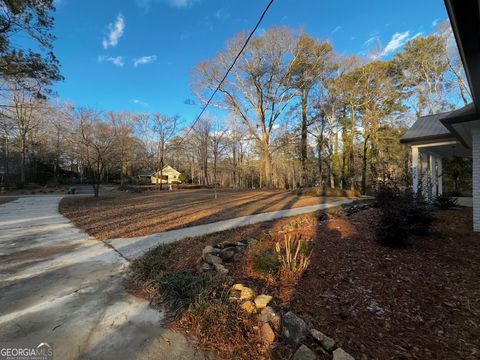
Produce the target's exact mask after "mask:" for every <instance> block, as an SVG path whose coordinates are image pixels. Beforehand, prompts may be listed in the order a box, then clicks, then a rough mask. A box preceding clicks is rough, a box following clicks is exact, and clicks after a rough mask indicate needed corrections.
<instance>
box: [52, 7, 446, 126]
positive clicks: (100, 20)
mask: <svg viewBox="0 0 480 360" xmlns="http://www.w3.org/2000/svg"><path fill="white" fill-rule="evenodd" d="M267 2H268V1H267V0H57V1H56V6H57V13H56V15H55V17H56V27H55V31H54V32H55V35H56V36H57V41H56V42H55V53H56V54H57V56H58V58H59V60H60V62H61V65H62V74H63V75H64V76H65V81H63V82H61V83H58V84H57V85H56V86H55V90H56V91H57V92H58V94H59V96H60V98H61V99H62V100H68V101H72V102H74V103H75V104H76V105H77V106H89V107H94V108H96V109H98V110H114V111H122V110H127V111H151V112H157V111H158V112H162V113H165V114H167V115H174V114H179V115H180V116H181V117H182V118H183V119H184V121H185V122H186V123H189V122H191V121H192V120H193V119H194V117H195V115H196V114H197V113H198V112H199V110H200V104H198V101H197V100H196V99H195V98H194V96H193V95H192V93H191V90H190V82H191V74H192V70H193V68H194V66H195V65H196V64H197V63H198V62H200V61H201V60H203V59H206V58H209V57H212V56H214V55H215V54H216V52H218V51H219V50H221V49H223V48H224V47H225V43H226V41H227V40H228V39H229V38H231V37H232V36H233V35H234V34H236V33H237V32H239V31H249V30H250V29H252V28H253V26H254V24H255V22H256V21H257V20H258V17H259V15H260V13H261V12H262V10H263V8H264V7H265V6H266V3H267ZM445 19H447V14H446V11H445V7H444V3H443V1H442V0H421V1H419V0H402V1H390V0H368V1H367V0H364V1H360V0H330V1H326V0H318V1H316V0H315V1H314V0H275V2H274V3H273V5H272V7H271V9H270V11H269V13H268V14H267V16H266V18H265V19H264V22H263V23H262V25H261V26H262V28H263V29H266V28H269V27H271V26H274V25H286V26H289V27H292V28H297V29H298V28H303V29H304V30H305V31H306V32H308V33H309V34H312V35H314V36H316V37H318V38H320V39H330V40H331V41H332V43H333V44H334V46H335V48H336V50H337V51H338V52H340V53H342V54H354V53H355V54H363V55H367V54H368V53H369V51H370V50H371V49H372V48H374V47H375V48H378V49H380V50H381V51H382V52H383V53H382V56H383V57H385V58H388V57H389V56H392V54H394V53H395V51H396V50H398V49H400V48H401V45H402V44H404V43H405V42H406V41H408V39H410V38H412V37H413V36H416V35H417V34H420V33H422V34H427V33H430V32H432V31H434V30H435V24H436V22H437V21H441V20H445ZM186 99H194V100H195V102H196V105H191V104H190V105H189V104H185V100H186Z"/></svg>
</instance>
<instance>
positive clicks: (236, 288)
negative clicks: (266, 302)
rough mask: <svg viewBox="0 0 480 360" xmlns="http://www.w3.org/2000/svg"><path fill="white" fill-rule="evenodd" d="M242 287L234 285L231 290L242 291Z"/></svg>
mask: <svg viewBox="0 0 480 360" xmlns="http://www.w3.org/2000/svg"><path fill="white" fill-rule="evenodd" d="M244 287H245V286H243V285H242V284H235V285H233V286H232V290H236V291H242V290H243V288H244Z"/></svg>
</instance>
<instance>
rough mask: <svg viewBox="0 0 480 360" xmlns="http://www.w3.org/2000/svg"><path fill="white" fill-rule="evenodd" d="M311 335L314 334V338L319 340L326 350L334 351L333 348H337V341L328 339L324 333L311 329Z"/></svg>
mask: <svg viewBox="0 0 480 360" xmlns="http://www.w3.org/2000/svg"><path fill="white" fill-rule="evenodd" d="M310 334H312V336H313V338H314V339H315V340H317V341H318V342H319V343H320V345H322V347H323V348H324V349H325V350H327V351H332V350H333V348H334V347H335V340H333V339H332V338H330V337H328V336H327V335H325V334H324V333H322V332H320V331H318V330H316V329H311V330H310Z"/></svg>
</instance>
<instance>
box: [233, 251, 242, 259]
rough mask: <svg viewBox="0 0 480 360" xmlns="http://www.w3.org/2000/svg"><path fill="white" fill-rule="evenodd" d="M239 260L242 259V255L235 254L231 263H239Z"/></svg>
mask: <svg viewBox="0 0 480 360" xmlns="http://www.w3.org/2000/svg"><path fill="white" fill-rule="evenodd" d="M241 259H242V254H240V253H236V254H235V255H233V261H239V260H241Z"/></svg>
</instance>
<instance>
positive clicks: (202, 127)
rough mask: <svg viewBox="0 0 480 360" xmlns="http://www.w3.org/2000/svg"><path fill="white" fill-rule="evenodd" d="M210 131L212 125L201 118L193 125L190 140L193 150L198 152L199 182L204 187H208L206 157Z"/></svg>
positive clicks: (207, 120) (208, 148)
mask: <svg viewBox="0 0 480 360" xmlns="http://www.w3.org/2000/svg"><path fill="white" fill-rule="evenodd" d="M211 131H212V123H211V121H210V120H209V119H207V118H203V119H201V120H200V121H199V122H197V124H195V126H194V128H193V131H192V140H193V143H194V146H195V148H196V149H195V150H196V151H197V152H198V159H199V162H200V169H201V177H200V179H201V180H200V181H201V182H202V184H204V185H209V183H210V182H209V180H208V155H209V150H210V133H211Z"/></svg>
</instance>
